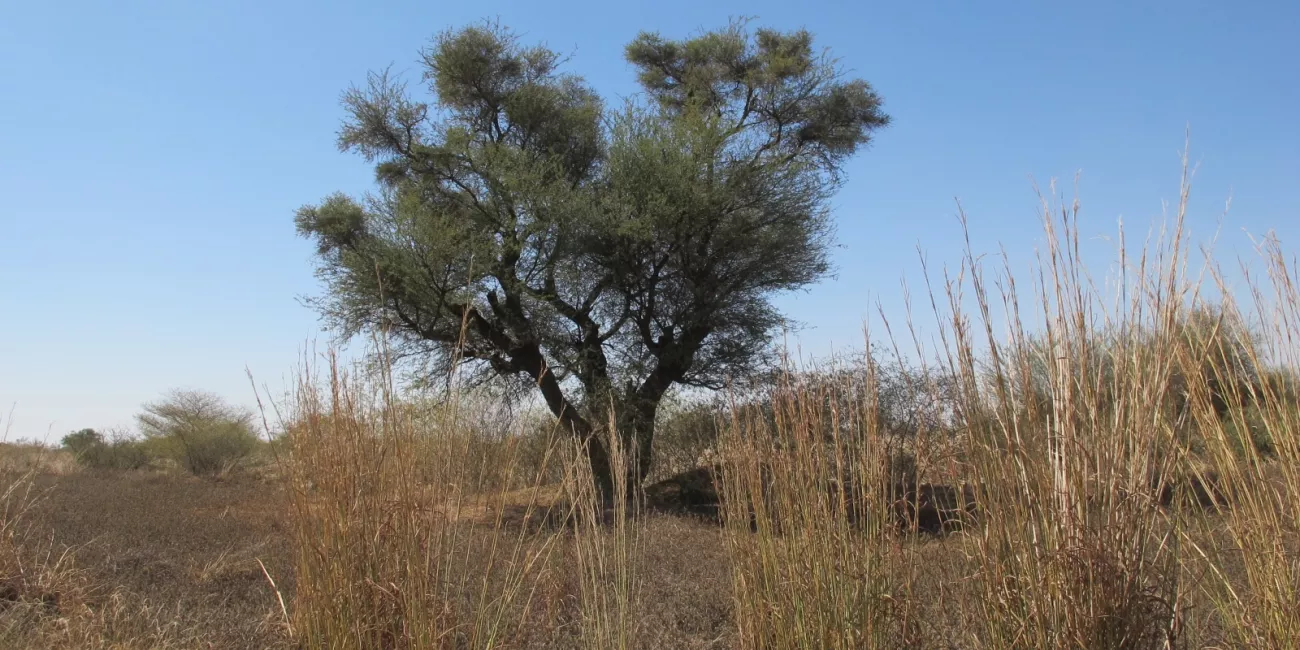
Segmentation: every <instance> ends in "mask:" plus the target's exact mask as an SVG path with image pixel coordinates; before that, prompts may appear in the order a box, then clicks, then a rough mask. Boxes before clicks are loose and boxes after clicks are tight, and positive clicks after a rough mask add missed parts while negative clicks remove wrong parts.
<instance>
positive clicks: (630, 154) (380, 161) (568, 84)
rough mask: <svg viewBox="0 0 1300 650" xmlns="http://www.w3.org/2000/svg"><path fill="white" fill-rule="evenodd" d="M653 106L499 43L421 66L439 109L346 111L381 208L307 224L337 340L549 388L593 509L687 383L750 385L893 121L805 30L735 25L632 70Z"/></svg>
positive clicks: (336, 209) (646, 50)
mask: <svg viewBox="0 0 1300 650" xmlns="http://www.w3.org/2000/svg"><path fill="white" fill-rule="evenodd" d="M626 57H627V60H628V61H629V62H630V63H631V64H632V65H633V66H634V67H635V69H636V70H637V72H638V80H639V81H640V84H641V87H642V88H643V91H644V92H643V93H640V94H639V95H637V96H636V97H634V98H633V99H631V100H628V101H626V102H624V103H623V105H621V106H618V107H615V108H609V107H607V106H606V105H605V103H604V102H603V101H602V100H601V98H600V96H599V95H597V93H596V92H595V91H594V90H592V89H591V88H590V87H589V86H588V85H587V84H586V83H585V82H584V80H583V79H582V78H580V77H578V76H575V75H572V74H567V73H564V72H562V71H561V70H560V64H561V57H560V56H559V55H558V54H557V53H555V52H554V51H552V50H549V49H547V48H545V47H528V46H524V45H521V44H520V42H519V41H518V39H517V38H516V37H515V36H514V35H513V34H512V33H511V32H509V31H508V30H506V29H504V28H501V27H499V26H496V25H483V26H474V27H469V28H466V29H461V30H456V31H449V32H446V33H443V34H441V35H440V36H438V37H437V38H435V39H434V41H433V43H432V44H431V45H430V46H429V47H428V48H427V49H426V50H424V51H423V52H422V60H423V64H424V76H423V80H424V82H426V83H427V86H428V89H429V90H430V91H431V94H432V97H431V99H430V100H429V101H420V100H419V99H416V98H413V97H412V96H411V95H410V94H409V93H408V91H407V88H406V86H405V85H404V84H402V83H400V82H397V81H394V80H393V79H391V78H389V76H388V75H387V74H372V75H371V77H370V79H369V84H368V86H367V87H366V88H354V89H352V90H350V91H348V92H347V93H345V95H344V100H343V103H344V105H345V107H346V108H347V110H348V113H349V114H350V118H349V119H348V120H347V121H346V123H345V125H344V127H343V129H342V131H341V133H340V136H339V145H340V148H341V149H343V150H347V151H354V152H357V153H359V154H361V155H363V156H365V157H366V158H367V159H368V160H370V161H372V162H375V163H377V167H376V175H377V179H378V181H377V185H378V190H377V192H375V193H374V194H373V195H371V196H367V197H365V198H363V199H354V198H350V197H347V196H344V195H333V196H330V197H328V198H326V199H325V200H324V201H322V202H321V203H320V204H318V205H314V206H308V207H304V208H302V209H301V210H299V212H298V213H297V217H296V223H297V227H298V231H299V233H300V234H302V235H304V236H306V237H309V238H311V239H313V240H314V241H315V243H316V244H317V246H318V253H319V257H318V273H319V275H320V277H321V278H322V279H323V280H324V283H325V286H326V287H327V291H326V293H325V294H324V295H323V296H321V297H320V298H319V299H318V300H317V305H318V307H319V308H320V310H321V311H322V313H323V314H324V315H325V316H326V317H327V319H328V320H329V321H331V322H332V323H333V325H334V326H336V328H337V329H338V330H339V332H340V333H341V334H342V335H343V336H344V337H350V336H352V335H355V334H357V333H360V332H362V331H366V330H368V329H370V328H376V327H382V328H385V329H386V330H387V331H388V332H390V337H391V338H392V339H393V345H394V350H393V352H394V353H395V354H397V355H400V356H404V357H408V358H416V359H420V360H423V361H425V362H432V363H433V364H435V365H433V366H424V369H425V370H426V371H427V372H429V373H430V376H436V375H435V374H434V373H435V371H440V372H447V371H450V370H451V367H450V366H452V365H459V366H462V367H463V366H468V367H469V369H471V370H473V371H475V372H478V373H480V376H483V377H495V378H505V379H507V380H511V379H513V380H516V382H517V385H519V386H527V387H535V388H536V390H537V391H539V392H540V394H541V396H542V398H543V399H544V400H545V402H546V404H547V406H548V407H549V409H550V410H551V412H552V413H554V415H555V416H556V417H557V418H558V419H559V422H560V423H561V425H562V426H563V427H564V428H565V429H566V430H568V431H571V432H572V433H573V434H574V435H576V436H577V437H578V438H579V439H580V440H581V441H583V442H584V443H585V445H586V449H587V453H588V455H589V458H590V460H591V462H592V465H593V467H594V468H595V472H596V474H597V478H598V481H599V482H600V483H601V487H602V488H604V489H606V490H607V489H608V488H609V485H610V482H611V476H610V474H609V472H608V471H607V470H606V468H608V467H609V461H608V454H607V449H606V446H605V443H604V442H602V441H601V440H602V436H598V435H594V434H597V433H599V432H601V431H603V430H607V427H608V426H610V425H611V424H612V425H613V427H614V430H616V431H617V433H618V436H619V439H620V440H622V441H624V442H625V443H627V445H628V446H627V447H626V448H627V449H630V450H632V452H633V453H634V454H635V457H636V458H637V459H638V461H637V464H636V465H637V467H636V472H637V475H636V476H635V477H634V478H635V479H636V480H639V479H642V478H644V476H645V474H646V473H647V471H648V469H649V467H650V461H651V458H652V454H651V452H652V441H653V429H654V421H655V414H656V411H657V409H658V405H659V403H660V401H661V399H662V398H663V397H664V395H665V393H666V392H667V391H668V390H669V389H670V388H671V387H673V386H674V385H679V384H680V385H688V386H697V387H706V388H718V387H721V386H722V385H723V383H724V382H725V381H726V380H727V378H728V377H733V376H738V375H741V374H744V373H747V372H749V371H750V370H752V369H753V368H754V367H755V366H756V365H757V364H758V363H760V362H761V360H762V359H763V358H764V356H765V352H766V351H768V350H769V349H770V345H771V342H772V338H773V336H774V334H775V333H776V332H777V330H778V328H779V326H780V325H781V323H782V318H781V315H780V314H779V313H778V311H777V310H776V309H775V308H774V307H773V305H772V303H771V298H772V296H773V295H774V294H775V293H777V292H781V291H788V290H793V289H797V288H800V287H803V286H806V285H808V284H809V283H812V282H814V281H816V280H818V279H819V278H821V277H823V276H824V275H825V274H826V273H827V272H828V271H829V266H828V260H827V249H828V246H829V245H830V243H831V241H832V236H833V231H832V224H831V221H830V214H829V209H828V199H829V198H830V196H831V195H832V193H833V191H834V190H835V189H836V188H837V187H838V185H839V184H840V182H841V180H842V176H841V174H840V169H841V165H842V163H843V162H844V161H845V160H846V159H847V158H848V157H849V156H851V155H852V154H853V153H854V152H855V151H857V150H858V149H859V148H860V147H862V146H864V145H865V144H867V142H868V141H869V137H870V135H871V133H872V132H873V131H874V130H876V129H878V128H880V127H883V126H885V125H886V124H887V123H888V117H887V116H886V115H885V114H884V113H883V112H882V111H881V108H880V107H881V101H880V99H879V97H878V96H877V95H876V94H875V92H874V91H873V90H872V88H871V86H870V85H869V84H867V82H865V81H861V80H856V79H847V78H846V77H845V76H844V74H843V73H842V71H841V70H840V69H839V68H838V67H837V65H836V63H835V62H834V60H832V59H830V58H829V57H828V56H827V55H825V54H819V53H816V52H814V50H813V41H812V37H811V35H810V34H808V33H807V32H805V31H797V32H791V33H782V32H777V31H771V30H757V31H753V32H751V31H750V30H748V29H747V28H746V26H745V25H744V24H741V23H734V24H732V25H730V26H728V27H727V28H724V29H721V30H718V31H713V32H709V33H704V34H702V35H699V36H697V37H694V38H690V39H688V40H684V41H675V40H668V39H665V38H662V37H661V36H659V35H657V34H650V33H642V34H641V35H639V36H638V37H637V38H636V39H635V40H633V41H632V42H631V43H630V44H629V45H628V46H627V48H626Z"/></svg>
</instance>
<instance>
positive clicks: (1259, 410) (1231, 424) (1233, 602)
mask: <svg viewBox="0 0 1300 650" xmlns="http://www.w3.org/2000/svg"><path fill="white" fill-rule="evenodd" d="M1260 252H1261V254H1262V257H1263V259H1264V260H1265V262H1266V270H1267V273H1266V279H1257V278H1254V277H1252V276H1250V275H1249V274H1247V285H1248V287H1249V298H1250V303H1248V304H1249V305H1250V307H1249V309H1250V311H1252V312H1253V315H1254V317H1255V318H1254V320H1255V322H1257V323H1259V325H1258V331H1257V332H1256V334H1257V335H1256V336H1241V335H1240V332H1241V331H1242V329H1243V328H1242V325H1241V323H1242V322H1243V321H1244V315H1243V313H1242V312H1243V311H1244V310H1241V309H1239V308H1238V306H1237V303H1236V302H1234V295H1233V293H1232V292H1231V291H1229V290H1228V287H1227V283H1226V282H1225V281H1224V280H1223V277H1222V275H1221V274H1220V273H1218V269H1212V271H1213V273H1214V278H1215V280H1216V285H1217V288H1218V289H1219V290H1220V293H1221V294H1223V295H1224V296H1226V299H1225V303H1226V307H1225V309H1224V313H1223V314H1222V315H1221V317H1220V318H1219V319H1217V320H1214V321H1212V322H1210V323H1207V327H1205V328H1204V331H1203V332H1201V334H1202V336H1197V337H1187V339H1188V345H1187V346H1186V347H1185V351H1184V356H1185V358H1184V363H1185V364H1186V365H1209V366H1211V367H1212V368H1213V372H1211V373H1206V374H1205V376H1204V377H1202V378H1201V379H1200V381H1197V382H1195V383H1194V384H1193V385H1191V386H1189V391H1188V392H1189V397H1190V401H1191V408H1190V409H1189V410H1190V413H1189V415H1190V416H1191V418H1192V419H1193V421H1194V424H1195V426H1196V427H1197V428H1198V429H1199V430H1200V431H1201V432H1202V438H1204V440H1205V455H1206V456H1207V457H1208V459H1209V464H1210V465H1211V466H1212V467H1213V468H1214V469H1215V471H1216V473H1215V479H1216V483H1217V485H1216V487H1217V493H1218V494H1221V495H1222V498H1223V500H1224V501H1225V502H1226V503H1225V507H1224V508H1222V509H1221V510H1222V513H1223V515H1222V518H1221V519H1216V520H1214V521H1203V522H1200V523H1201V524H1202V526H1201V530H1200V532H1201V535H1200V536H1199V539H1200V540H1203V544H1202V545H1199V546H1196V550H1197V552H1198V553H1199V554H1200V555H1201V557H1202V558H1203V559H1204V560H1206V561H1207V564H1208V566H1207V567H1206V568H1205V570H1206V572H1207V573H1210V574H1211V575H1212V576H1214V579H1213V580H1211V581H1209V587H1208V591H1209V595H1210V598H1211V600H1212V602H1213V603H1214V604H1215V605H1216V608H1217V610H1218V612H1219V614H1220V615H1221V617H1222V620H1223V623H1224V625H1225V626H1226V628H1227V632H1228V638H1229V641H1231V643H1232V644H1233V645H1234V646H1235V647H1242V648H1284V647H1295V646H1296V644H1297V639H1300V607H1297V606H1296V603H1300V553H1297V550H1296V549H1297V548H1300V400H1298V399H1297V394H1296V392H1295V391H1294V385H1295V382H1294V379H1295V377H1296V376H1297V373H1298V372H1300V347H1297V341H1300V291H1298V290H1297V286H1300V283H1298V282H1297V278H1298V276H1297V273H1296V271H1295V269H1294V260H1291V261H1290V262H1288V260H1287V258H1286V256H1285V255H1284V254H1283V252H1282V249H1281V246H1280V244H1279V243H1278V242H1277V240H1276V239H1273V238H1269V239H1266V240H1264V241H1262V242H1261V243H1260ZM1206 359H1210V360H1215V359H1231V360H1232V361H1233V362H1234V363H1231V364H1228V363H1217V364H1213V363H1211V364H1206V363H1205V360H1206ZM1242 374H1246V375H1250V376H1251V377H1254V378H1257V379H1258V381H1252V382H1234V381H1232V379H1233V378H1234V376H1240V375H1242ZM1224 404H1227V408H1222V406H1223V405H1224ZM1242 432H1252V434H1253V435H1251V436H1243V435H1242ZM1252 437H1253V438H1255V439H1256V440H1259V439H1262V440H1265V441H1267V444H1249V443H1246V444H1243V438H1247V439H1250V438H1252ZM1234 565H1236V566H1240V568H1241V569H1242V571H1241V573H1240V574H1239V577H1237V576H1235V575H1234V573H1232V572H1231V570H1230V567H1232V566H1234Z"/></svg>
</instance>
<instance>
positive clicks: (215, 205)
mask: <svg viewBox="0 0 1300 650" xmlns="http://www.w3.org/2000/svg"><path fill="white" fill-rule="evenodd" d="M738 15H747V16H753V17H755V18H756V20H755V24H756V25H764V26H772V27H777V28H786V29H793V28H798V27H806V28H808V29H809V30H811V31H812V32H813V33H814V34H815V35H816V37H817V42H818V44H819V45H821V46H825V47H828V48H830V49H831V50H832V51H833V52H834V53H835V54H836V55H837V56H839V57H840V58H841V60H842V64H843V65H844V66H845V67H846V68H848V69H849V70H850V71H851V72H852V73H853V74H855V75H857V76H861V77H863V78H865V79H867V80H868V81H870V82H871V83H872V84H873V85H875V87H876V89H877V90H878V91H879V92H880V93H881V94H882V95H883V96H884V98H885V101H886V108H887V110H888V112H889V113H890V114H891V115H892V116H893V117H894V124H893V125H892V126H891V127H890V128H888V129H887V130H885V131H882V132H881V133H880V134H879V136H878V139H877V141H876V143H875V145H874V146H873V147H872V149H871V150H869V151H867V152H866V153H865V154H863V155H861V156H860V157H859V158H857V159H856V160H855V161H854V162H853V163H852V164H851V165H850V166H849V168H848V183H847V185H846V186H845V188H844V189H843V191H842V192H841V193H840V194H839V195H838V196H837V197H836V199H835V212H836V216H837V220H838V223H839V232H840V243H841V244H842V248H839V249H837V250H836V253H835V259H836V263H837V265H838V276H837V278H836V279H834V280H828V281H827V282H825V283H822V284H820V285H818V286H816V287H813V288H811V289H810V290H809V291H808V292H805V293H800V294H795V295H791V296H786V297H783V298H782V299H781V304H782V305H783V306H784V307H786V308H787V309H788V310H789V311H791V312H793V313H796V314H797V315H798V316H799V317H800V318H802V319H803V320H804V321H806V322H807V323H808V324H809V325H810V326H811V329H809V330H806V331H805V332H804V333H803V334H802V335H801V339H800V342H801V344H802V345H803V347H804V348H805V349H806V350H809V351H813V352H821V351H825V350H828V349H829V347H830V345H832V344H834V345H836V346H839V347H845V346H853V345H857V344H859V343H860V340H861V339H860V334H859V333H860V330H861V324H862V321H863V318H864V317H866V316H868V315H869V314H870V313H871V312H873V311H874V307H873V305H874V303H875V302H876V301H877V300H878V301H880V302H881V304H882V305H884V307H885V309H886V310H887V311H889V312H890V313H897V312H898V310H899V309H900V308H901V304H902V303H901V297H900V291H899V281H900V279H901V278H903V277H904V276H906V277H908V278H910V279H911V280H913V284H914V286H915V285H916V281H918V280H919V276H918V271H919V264H918V262H917V253H916V247H917V246H918V245H919V246H920V247H921V248H922V249H923V250H924V251H925V252H926V255H927V257H928V258H929V259H930V260H931V263H932V264H933V265H936V266H939V265H942V264H944V263H949V264H952V263H955V262H956V261H957V260H958V258H959V255H960V233H959V231H958V229H957V222H956V219H955V214H956V203H955V199H959V200H960V201H961V203H962V205H963V206H964V207H965V209H966V211H967V212H968V214H969V216H970V220H971V226H972V230H973V234H974V243H975V247H976V248H977V249H980V250H983V251H990V252H992V251H995V250H996V248H997V246H998V245H999V243H1001V245H1003V246H1005V247H1006V248H1007V249H1008V250H1009V251H1010V252H1011V253H1012V254H1013V257H1014V258H1015V259H1016V261H1017V263H1020V262H1021V261H1024V262H1027V260H1028V259H1029V258H1030V256H1032V254H1033V247H1034V246H1035V245H1036V244H1037V243H1039V241H1040V237H1039V232H1040V231H1039V228H1038V221H1037V218H1036V215H1035V210H1036V206H1037V200H1036V198H1035V196H1034V193H1033V189H1032V185H1031V183H1030V179H1031V178H1034V179H1037V180H1038V181H1039V182H1040V183H1042V184H1044V185H1045V184H1046V183H1047V181H1048V180H1049V179H1051V178H1052V177H1057V178H1062V179H1065V181H1066V189H1067V190H1069V188H1070V186H1071V183H1072V178H1073V176H1074V175H1075V173H1076V172H1080V173H1081V184H1080V188H1081V190H1080V194H1081V197H1082V201H1083V210H1084V213H1083V214H1084V219H1083V223H1082V228H1083V231H1084V234H1085V235H1088V236H1089V237H1092V236H1101V235H1107V234H1110V233H1113V231H1114V229H1115V224H1116V220H1117V219H1118V218H1119V217H1120V216H1123V217H1124V219H1125V221H1126V223H1127V224H1129V226H1130V227H1132V228H1136V229H1137V230H1138V231H1139V232H1144V231H1145V229H1146V227H1147V226H1149V225H1150V223H1151V220H1152V219H1154V218H1158V217H1159V216H1160V214H1161V209H1162V201H1171V202H1172V201H1174V200H1176V198H1177V191H1178V175H1179V158H1178V155H1179V152H1180V150H1181V148H1182V145H1183V138H1184V130H1185V128H1186V127H1188V126H1189V125H1190V128H1191V134H1192V158H1193V160H1194V162H1197V163H1199V171H1198V176H1197V181H1196V185H1195V190H1194V197H1193V203H1192V208H1193V211H1192V216H1191V221H1190V223H1191V226H1192V233H1193V237H1195V238H1197V239H1198V240H1204V239H1207V238H1209V237H1210V236H1211V235H1212V234H1213V233H1214V232H1215V231H1216V230H1218V229H1219V228H1220V227H1221V228H1222V235H1221V237H1220V250H1221V251H1222V252H1224V253H1225V254H1227V255H1235V254H1238V253H1240V254H1249V241H1248V240H1247V239H1246V237H1245V235H1244V234H1243V230H1244V231H1249V232H1253V233H1263V232H1265V231H1268V230H1270V229H1274V230H1276V231H1277V233H1278V234H1279V236H1281V237H1282V239H1283V241H1284V242H1285V243H1286V244H1287V245H1288V246H1289V248H1290V250H1292V251H1295V250H1296V247H1295V243H1296V240H1297V239H1298V238H1300V218H1298V217H1297V214H1296V209H1295V207H1294V200H1295V193H1294V191H1288V190H1293V189H1294V188H1296V187H1297V186H1298V181H1300V127H1298V126H1297V120H1296V116H1297V115H1300V4H1297V3H1295V2H1247V3H1222V2H1215V3H1211V2H1189V1H1181V2H1177V3H1174V2H1140V3H1135V2H1090V3H1068V4H1067V3H1030V2H892V3H870V2H864V3H834V2H821V1H815V0H806V1H804V2H795V3H791V2H783V3H776V2H769V1H766V0H764V1H760V2H708V3H705V2H698V1H697V2H679V1H676V0H656V1H654V2H620V3H612V2H558V1H552V2H522V1H516V2H491V1H487V0H483V1H480V2H473V3H467V2H457V3H445V2H386V3H363V2H346V3H345V2H305V1H302V2H273V1H263V0H258V1H246V0H227V1H223V2H207V3H198V2H171V1H163V0H159V1H154V2H140V1H136V0H121V1H119V2H112V3H109V2H71V1H65V2H54V1H51V2H18V1H17V0H0V84H2V85H0V88H3V90H2V91H0V98H2V99H3V101H0V197H3V200H0V405H2V406H3V408H4V410H5V411H8V410H9V409H10V407H11V406H12V407H13V408H14V410H13V417H12V421H11V429H10V436H11V438H16V437H28V438H43V437H45V436H46V435H47V433H48V434H49V435H50V437H52V438H57V437H58V436H60V435H62V434H64V433H66V432H67V431H68V430H72V429H76V428H80V427H87V426H90V427H99V428H107V427H113V426H121V425H130V424H131V422H132V416H133V414H134V413H135V412H137V410H138V408H139V405H140V404H141V403H142V402H145V401H148V400H151V399H154V398H155V397H157V396H158V395H159V394H160V393H161V392H163V391H165V390H167V389H169V388H173V387H191V388H201V389H206V390H212V391H215V392H218V393H220V394H222V395H225V396H227V397H229V398H230V399H231V400H233V401H236V402H239V403H244V404H249V403H251V401H252V400H251V390H250V388H249V385H248V380H247V378H246V377H245V367H248V368H249V369H251V370H252V371H253V373H254V374H255V375H256V376H257V378H258V380H259V381H260V382H266V383H268V384H270V385H271V386H272V387H279V386H282V385H283V381H284V379H285V378H286V377H287V376H289V375H290V374H291V373H292V371H293V368H294V366H295V364H296V362H297V360H298V358H299V354H300V352H301V351H302V349H303V346H304V344H305V343H306V342H307V341H309V340H311V339H313V338H319V339H321V340H322V341H323V340H325V339H326V338H327V337H326V336H322V335H321V333H320V332H319V330H318V325H317V319H316V316H315V314H314V313H313V312H312V311H310V310H309V309H308V308H306V307H303V306H302V305H301V304H300V303H299V302H298V297H300V296H303V295H310V294H312V293H314V292H315V291H316V284H315V281H314V279H313V276H312V264H311V251H310V248H309V245H308V243H307V242H305V241H303V240H300V239H298V238H297V237H296V236H295V234H294V230H293V223H292V215H293V211H294V209H296V208H297V207H298V206H300V205H302V204H304V203H310V202H314V201H317V200H318V199H320V198H321V197H323V196H325V195H326V194H328V193H330V192H333V191H336V190H343V191H347V192H351V193H359V192H363V191H365V190H367V189H368V188H369V187H370V186H371V178H372V175H371V170H370V168H369V166H368V165H366V164H365V162H364V161H362V160H361V159H359V158H357V157H355V156H352V155H348V154H341V153H339V152H338V151H337V149H336V147H335V142H334V135H335V133H336V131H337V129H338V126H339V123H340V120H341V119H342V117H343V114H342V111H341V109H340V107H339V103H338V98H339V95H340V93H341V92H342V91H343V90H344V89H345V88H346V87H348V86H349V85H350V84H353V83H358V82H362V81H364V79H365V75H366V73H367V71H369V70H375V69H380V68H383V67H385V66H388V65H390V64H391V65H392V66H393V69H394V70H395V71H398V72H404V73H408V74H415V73H417V72H418V68H417V66H416V55H417V51H418V49H419V48H420V47H422V46H424V45H425V44H426V43H427V42H428V40H429V38H430V37H431V36H432V35H433V34H435V33H437V32H439V31H442V30H444V29H446V28H448V27H454V26H460V25H465V24H467V23H470V22H474V21H477V20H480V19H483V18H498V19H500V20H501V21H502V22H503V23H505V24H507V25H509V26H511V27H513V28H514V29H516V30H517V31H519V32H521V33H522V34H523V35H524V38H525V39H526V40H529V41H544V42H546V43H547V44H549V45H550V46H551V47H553V48H555V49H557V50H561V51H564V52H568V53H570V54H571V55H572V59H571V62H570V63H569V70H571V71H573V72H577V73H579V74H582V75H584V76H586V77H587V79H588V80H589V81H590V82H591V83H592V84H593V85H594V86H595V87H596V88H597V89H598V90H599V91H601V92H602V93H603V94H604V95H605V96H606V97H609V98H615V97H618V96H627V95H629V94H631V93H633V92H635V91H636V87H635V85H634V82H633V74H632V72H631V70H630V69H629V68H628V66H627V65H626V64H625V63H624V61H623V59H622V47H623V45H624V44H625V43H626V42H627V41H628V40H630V39H631V38H633V37H634V36H635V35H636V33H637V32H638V31H640V30H652V31H660V32H662V33H663V34H664V35H666V36H670V37H683V36H687V35H690V34H691V33H692V32H695V31H697V30H699V29H705V28H712V27H718V26H721V25H724V24H725V23H726V22H727V20H728V18H729V17H731V16H738ZM1229 197H1231V198H1232V210H1231V211H1230V212H1229V213H1228V215H1227V216H1226V217H1224V218H1223V219H1222V221H1220V218H1221V217H1222V214H1223V206H1224V202H1225V200H1226V199H1227V198H1229ZM1101 259H1102V260H1103V262H1104V261H1105V258H1104V257H1103V258H1101ZM5 420H6V421H8V416H7V415H6V416H5Z"/></svg>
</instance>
